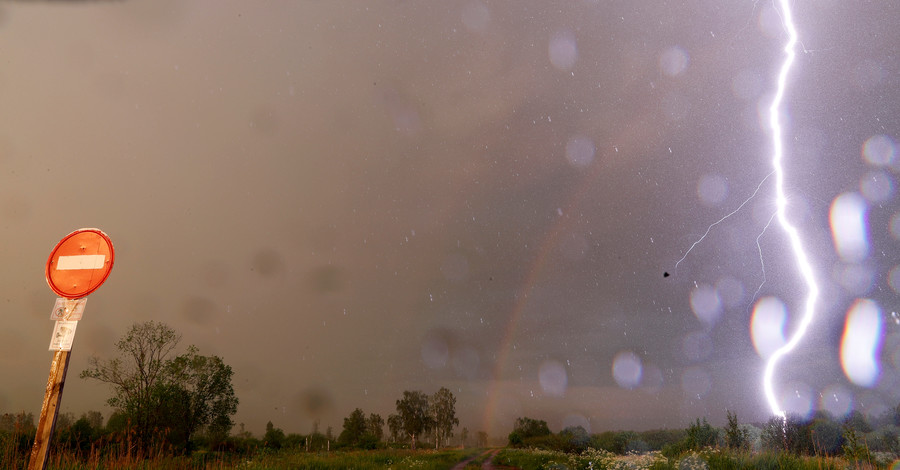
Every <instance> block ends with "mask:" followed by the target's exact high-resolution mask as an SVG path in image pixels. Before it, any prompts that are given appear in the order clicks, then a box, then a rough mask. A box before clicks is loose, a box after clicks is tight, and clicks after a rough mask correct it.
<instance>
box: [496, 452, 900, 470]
mask: <svg viewBox="0 0 900 470" xmlns="http://www.w3.org/2000/svg"><path fill="white" fill-rule="evenodd" d="M494 463H495V464H498V465H507V466H510V467H515V468H520V469H522V470H545V469H546V470H549V469H566V470H602V469H608V470H676V469H677V470H719V469H722V470H738V469H762V470H832V469H833V470H844V469H888V470H900V461H898V460H891V459H890V458H889V457H888V458H884V459H881V460H879V459H877V458H876V459H874V460H873V461H864V462H850V461H847V460H845V459H843V458H837V457H801V456H797V455H793V454H790V453H784V452H779V453H775V452H755V453H752V452H736V451H727V450H720V449H709V450H706V451H702V452H689V453H685V454H683V455H680V456H678V457H677V458H673V459H669V458H666V457H664V456H663V455H662V454H661V453H659V452H650V453H645V454H631V455H616V454H612V453H609V452H605V451H596V450H593V449H589V450H587V451H585V452H583V453H581V454H579V455H575V454H566V453H563V452H554V451H545V450H536V449H504V450H502V451H500V453H499V454H497V457H495V458H494Z"/></svg>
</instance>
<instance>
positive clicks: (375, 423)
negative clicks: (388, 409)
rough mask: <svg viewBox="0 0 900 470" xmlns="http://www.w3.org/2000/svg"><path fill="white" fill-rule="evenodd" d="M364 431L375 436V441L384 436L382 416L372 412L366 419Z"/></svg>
mask: <svg viewBox="0 0 900 470" xmlns="http://www.w3.org/2000/svg"><path fill="white" fill-rule="evenodd" d="M366 432H368V433H369V434H371V435H372V437H374V438H375V441H376V442H379V441H381V440H382V439H383V438H384V418H382V417H381V415H379V414H375V413H372V414H370V415H369V419H367V420H366Z"/></svg>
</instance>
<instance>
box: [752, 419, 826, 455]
mask: <svg viewBox="0 0 900 470" xmlns="http://www.w3.org/2000/svg"><path fill="white" fill-rule="evenodd" d="M810 424H811V423H809V422H807V421H806V420H805V419H803V418H802V417H800V416H798V415H795V414H790V415H787V416H786V417H784V418H782V417H779V416H774V417H772V418H770V419H769V421H767V422H766V424H765V426H764V427H763V431H762V435H761V436H760V438H761V440H762V445H763V447H765V448H766V449H769V450H784V451H787V452H793V453H795V454H806V455H811V454H814V453H815V447H814V446H813V440H812V435H811V433H810V429H811V425H810Z"/></svg>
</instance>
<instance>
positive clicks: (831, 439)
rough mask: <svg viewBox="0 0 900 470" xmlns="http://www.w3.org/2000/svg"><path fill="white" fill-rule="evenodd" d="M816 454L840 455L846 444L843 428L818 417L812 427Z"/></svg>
mask: <svg viewBox="0 0 900 470" xmlns="http://www.w3.org/2000/svg"><path fill="white" fill-rule="evenodd" d="M810 434H811V437H812V440H813V447H814V448H815V451H816V454H817V455H818V454H824V455H838V454H840V453H841V449H842V446H843V444H844V436H843V434H844V433H843V428H842V427H841V425H840V424H839V423H837V422H835V421H834V420H832V419H828V418H827V417H817V418H816V419H814V420H813V422H812V426H811V427H810Z"/></svg>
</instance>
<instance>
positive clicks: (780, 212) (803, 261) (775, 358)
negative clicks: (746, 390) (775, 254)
mask: <svg viewBox="0 0 900 470" xmlns="http://www.w3.org/2000/svg"><path fill="white" fill-rule="evenodd" d="M778 5H779V10H780V13H781V18H782V22H783V24H784V29H785V31H786V32H787V34H788V39H787V43H785V46H784V61H783V62H782V63H781V70H780V71H779V72H778V84H777V88H776V90H775V97H774V98H773V99H772V105H771V106H769V129H770V131H771V133H772V145H773V148H774V150H773V153H772V166H773V167H774V172H775V207H776V214H777V216H778V223H779V225H781V228H782V229H783V230H784V232H785V233H786V234H787V236H788V238H789V239H790V242H791V249H792V250H793V252H794V258H795V261H796V263H797V269H798V270H799V271H800V275H801V277H802V278H803V281H804V282H805V283H806V287H807V289H808V293H807V296H806V306H805V308H804V310H803V316H802V317H801V319H800V323H799V324H798V326H797V329H796V330H795V331H794V334H793V336H791V338H790V340H789V341H788V342H787V343H785V344H784V345H783V346H782V347H780V348H778V349H777V350H776V351H775V352H774V353H772V355H771V356H769V360H768V362H767V363H766V369H765V372H764V373H763V389H764V391H765V394H766V400H767V401H768V402H769V407H770V408H771V409H772V412H773V413H774V414H776V415H778V416H780V417H781V418H782V419H784V418H785V414H784V410H783V409H781V406H780V405H779V404H778V399H776V398H775V391H774V386H773V384H772V378H773V376H774V375H775V367H776V366H777V365H778V362H779V361H780V360H781V359H782V358H784V357H785V356H786V355H788V354H789V353H790V352H791V351H793V350H794V348H795V347H796V346H797V344H798V343H799V342H800V340H801V339H802V338H803V336H804V335H805V334H806V330H807V329H808V328H809V325H810V323H812V319H813V315H814V313H815V306H816V300H817V299H818V297H819V286H818V284H817V283H816V278H815V275H814V274H813V269H812V266H811V265H810V263H809V258H808V257H807V256H806V250H805V249H804V248H803V241H802V239H801V238H800V232H799V231H798V230H797V228H796V227H794V225H793V224H792V223H791V221H790V220H788V217H787V204H788V198H787V195H786V194H785V191H784V166H783V165H782V160H783V159H784V144H783V142H782V128H781V119H780V113H779V112H780V110H781V105H782V101H784V94H785V89H786V88H787V78H788V74H789V73H790V71H791V66H792V65H793V63H794V58H795V56H796V53H795V51H794V47H795V46H796V45H797V29H796V27H795V26H794V19H793V15H792V14H791V9H790V5H789V4H788V0H779V1H778Z"/></svg>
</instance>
